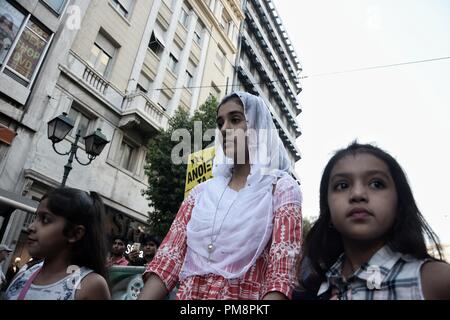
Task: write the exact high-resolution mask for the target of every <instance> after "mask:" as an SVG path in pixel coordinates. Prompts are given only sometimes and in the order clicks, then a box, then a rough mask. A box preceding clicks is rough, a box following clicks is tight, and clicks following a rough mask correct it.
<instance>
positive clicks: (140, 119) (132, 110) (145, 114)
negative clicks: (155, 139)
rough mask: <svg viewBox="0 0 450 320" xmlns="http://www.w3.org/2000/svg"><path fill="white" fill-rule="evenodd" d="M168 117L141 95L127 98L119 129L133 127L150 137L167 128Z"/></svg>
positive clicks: (132, 95)
mask: <svg viewBox="0 0 450 320" xmlns="http://www.w3.org/2000/svg"><path fill="white" fill-rule="evenodd" d="M168 119H169V117H168V115H167V114H166V113H165V112H164V110H163V109H162V108H161V107H160V106H158V105H156V104H155V103H154V102H152V101H151V100H150V99H149V98H148V97H147V96H146V95H144V94H143V93H138V94H131V95H129V96H127V98H126V101H125V104H124V109H123V112H122V118H121V120H120V123H119V127H122V128H129V127H133V128H136V129H138V130H139V131H141V132H143V133H144V134H146V135H147V136H151V135H153V134H154V133H156V132H157V131H160V130H164V129H166V128H167V124H168Z"/></svg>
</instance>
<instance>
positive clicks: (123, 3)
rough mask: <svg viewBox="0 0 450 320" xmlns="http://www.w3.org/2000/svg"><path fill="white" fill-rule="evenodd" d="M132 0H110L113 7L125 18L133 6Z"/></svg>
mask: <svg viewBox="0 0 450 320" xmlns="http://www.w3.org/2000/svg"><path fill="white" fill-rule="evenodd" d="M133 1H134V0H111V2H112V4H113V6H114V8H116V9H117V11H119V12H120V14H121V15H123V16H124V17H125V18H127V17H128V16H129V14H130V12H131V9H132V7H133Z"/></svg>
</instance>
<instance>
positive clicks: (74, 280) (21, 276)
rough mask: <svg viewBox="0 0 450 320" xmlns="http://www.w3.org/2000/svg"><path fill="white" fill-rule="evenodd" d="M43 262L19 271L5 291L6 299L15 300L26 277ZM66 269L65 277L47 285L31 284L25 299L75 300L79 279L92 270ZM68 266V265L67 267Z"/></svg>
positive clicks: (82, 268)
mask: <svg viewBox="0 0 450 320" xmlns="http://www.w3.org/2000/svg"><path fill="white" fill-rule="evenodd" d="M42 265H43V262H40V263H37V264H35V265H34V266H32V267H31V268H29V269H27V270H25V271H20V272H19V273H18V275H17V277H16V278H14V280H13V281H12V282H11V284H10V285H9V287H8V289H7V290H6V293H5V299H6V300H17V298H18V297H19V294H20V292H21V291H22V289H23V287H24V286H25V283H26V282H27V281H28V279H29V278H30V277H31V276H32V275H33V274H34V273H35V272H36V271H37V270H38V269H40V268H41V267H42ZM73 267H74V268H73V269H72V270H71V269H68V272H72V273H69V274H68V275H67V276H66V277H64V278H63V279H61V280H58V281H56V282H54V283H51V284H47V285H35V284H31V286H30V289H29V290H28V292H27V293H26V295H25V298H24V299H25V300H75V293H76V290H77V289H80V288H81V286H80V284H81V280H83V278H84V277H85V276H87V275H88V274H89V273H91V272H93V270H91V269H89V268H85V267H81V268H77V267H76V266H73ZM69 268H70V267H69Z"/></svg>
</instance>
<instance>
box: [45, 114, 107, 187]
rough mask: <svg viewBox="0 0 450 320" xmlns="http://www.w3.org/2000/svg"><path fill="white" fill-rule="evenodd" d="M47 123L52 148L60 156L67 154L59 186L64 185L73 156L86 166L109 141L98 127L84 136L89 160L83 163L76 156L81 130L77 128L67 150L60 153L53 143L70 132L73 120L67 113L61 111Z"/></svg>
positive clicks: (59, 140)
mask: <svg viewBox="0 0 450 320" xmlns="http://www.w3.org/2000/svg"><path fill="white" fill-rule="evenodd" d="M47 124H48V138H49V139H50V140H51V141H52V146H53V150H55V152H56V153H57V154H59V155H62V156H66V155H69V160H68V161H67V164H66V165H65V166H64V176H63V181H62V183H61V187H64V186H65V185H66V181H67V177H68V176H69V172H70V170H72V162H73V158H74V157H75V159H76V160H77V162H78V163H79V164H81V165H83V166H87V165H89V164H90V163H91V162H92V160H94V159H95V158H96V157H97V156H98V155H99V154H100V153H101V152H102V150H103V148H104V147H105V146H106V144H108V143H109V141H108V140H107V139H106V137H105V135H104V134H103V133H102V132H101V130H100V128H97V130H96V131H95V132H94V133H92V134H90V135H87V136H85V137H84V145H85V147H86V153H87V157H88V159H89V162H87V163H83V162H81V161H80V159H78V157H77V150H78V140H79V139H80V136H81V130H78V132H77V134H76V136H75V141H74V142H72V145H71V147H70V150H69V151H67V152H65V153H62V152H59V151H58V150H56V147H55V144H57V143H58V142H61V141H62V140H63V139H64V138H65V136H66V135H67V134H68V133H69V132H70V130H72V129H73V126H74V121H73V120H72V119H71V118H69V117H68V116H67V113H65V112H63V113H62V114H61V115H59V116H58V117H56V118H54V119H52V120H50V121H49V122H48V123H47Z"/></svg>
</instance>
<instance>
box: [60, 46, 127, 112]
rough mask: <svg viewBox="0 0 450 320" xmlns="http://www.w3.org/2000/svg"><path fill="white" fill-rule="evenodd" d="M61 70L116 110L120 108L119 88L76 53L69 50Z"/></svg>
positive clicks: (121, 97)
mask: <svg viewBox="0 0 450 320" xmlns="http://www.w3.org/2000/svg"><path fill="white" fill-rule="evenodd" d="M61 70H62V71H63V72H64V73H66V74H67V75H68V76H69V77H70V78H72V79H73V80H74V81H75V82H77V83H78V84H80V85H82V86H83V87H85V88H86V89H88V90H89V91H90V92H91V93H93V94H94V95H96V96H97V97H98V98H100V99H101V100H103V101H105V102H106V103H107V104H108V105H110V106H111V107H113V109H115V110H116V111H118V112H120V111H121V110H122V101H123V95H122V93H121V92H120V90H119V89H117V88H115V87H114V86H113V84H112V83H110V82H109V81H107V80H106V79H105V78H104V77H103V76H102V75H101V74H100V73H98V72H97V71H95V70H94V69H93V68H92V67H91V66H90V65H88V64H87V62H85V61H84V60H83V59H81V58H80V57H79V56H78V55H77V54H76V53H74V52H72V51H70V52H69V54H68V55H67V61H66V64H65V65H61Z"/></svg>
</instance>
